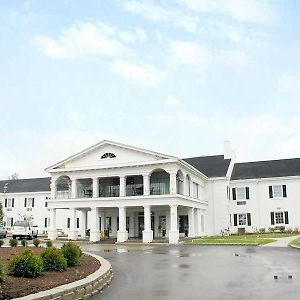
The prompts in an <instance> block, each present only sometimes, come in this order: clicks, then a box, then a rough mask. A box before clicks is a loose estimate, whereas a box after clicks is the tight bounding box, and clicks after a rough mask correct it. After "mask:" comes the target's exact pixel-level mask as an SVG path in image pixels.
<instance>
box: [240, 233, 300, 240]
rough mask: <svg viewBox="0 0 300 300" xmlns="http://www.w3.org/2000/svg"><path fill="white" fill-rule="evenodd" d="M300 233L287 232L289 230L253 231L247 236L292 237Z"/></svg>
mask: <svg viewBox="0 0 300 300" xmlns="http://www.w3.org/2000/svg"><path fill="white" fill-rule="evenodd" d="M295 235H299V233H298V232H297V233H293V232H292V233H287V232H268V233H251V234H246V236H255V237H257V238H270V239H279V238H284V237H290V236H295Z"/></svg>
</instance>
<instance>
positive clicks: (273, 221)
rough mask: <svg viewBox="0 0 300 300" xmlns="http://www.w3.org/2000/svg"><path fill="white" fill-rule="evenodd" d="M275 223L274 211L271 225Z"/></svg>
mask: <svg viewBox="0 0 300 300" xmlns="http://www.w3.org/2000/svg"><path fill="white" fill-rule="evenodd" d="M274 224H275V219H274V212H271V225H274Z"/></svg>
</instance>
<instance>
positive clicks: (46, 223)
mask: <svg viewBox="0 0 300 300" xmlns="http://www.w3.org/2000/svg"><path fill="white" fill-rule="evenodd" d="M45 228H47V218H45Z"/></svg>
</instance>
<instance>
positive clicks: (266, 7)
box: [179, 0, 274, 23]
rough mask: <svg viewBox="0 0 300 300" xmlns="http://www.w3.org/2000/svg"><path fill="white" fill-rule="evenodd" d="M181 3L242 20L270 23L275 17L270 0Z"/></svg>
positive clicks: (194, 9)
mask: <svg viewBox="0 0 300 300" xmlns="http://www.w3.org/2000/svg"><path fill="white" fill-rule="evenodd" d="M179 3H182V4H184V5H185V6H186V7H187V8H189V9H190V10H192V11H195V12H198V13H206V14H211V15H224V16H227V17H230V18H232V19H235V20H238V21H242V22H251V23H269V22H271V21H272V20H273V19H274V12H273V11H272V8H271V5H270V1H266V0H226V1H224V0H179Z"/></svg>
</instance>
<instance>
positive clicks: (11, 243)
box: [9, 239, 18, 247]
mask: <svg viewBox="0 0 300 300" xmlns="http://www.w3.org/2000/svg"><path fill="white" fill-rule="evenodd" d="M9 245H10V246H11V247H17V246H18V241H17V240H14V239H10V240H9Z"/></svg>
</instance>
